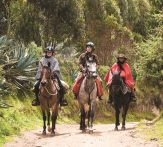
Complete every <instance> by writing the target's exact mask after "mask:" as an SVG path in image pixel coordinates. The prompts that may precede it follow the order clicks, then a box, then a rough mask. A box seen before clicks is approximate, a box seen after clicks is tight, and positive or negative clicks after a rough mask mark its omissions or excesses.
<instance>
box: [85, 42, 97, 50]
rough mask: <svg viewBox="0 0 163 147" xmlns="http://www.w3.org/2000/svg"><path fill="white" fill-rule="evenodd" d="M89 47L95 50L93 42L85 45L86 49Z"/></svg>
mask: <svg viewBox="0 0 163 147" xmlns="http://www.w3.org/2000/svg"><path fill="white" fill-rule="evenodd" d="M88 46H89V47H91V48H93V49H94V48H95V45H94V43H93V42H88V43H87V44H86V47H88Z"/></svg>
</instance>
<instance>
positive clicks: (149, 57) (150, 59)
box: [136, 37, 163, 107]
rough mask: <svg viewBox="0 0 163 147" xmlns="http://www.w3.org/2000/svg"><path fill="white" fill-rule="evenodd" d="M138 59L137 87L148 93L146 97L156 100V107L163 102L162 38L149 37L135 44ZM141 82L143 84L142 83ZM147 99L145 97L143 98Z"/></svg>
mask: <svg viewBox="0 0 163 147" xmlns="http://www.w3.org/2000/svg"><path fill="white" fill-rule="evenodd" d="M137 48H138V51H139V60H138V62H137V63H136V68H137V69H136V70H137V83H138V86H139V88H140V89H141V90H142V91H143V92H144V94H147V93H150V94H148V98H149V99H150V100H153V101H158V100H159V101H158V102H157V103H158V104H157V107H159V106H160V105H161V103H160V101H161V102H163V99H162V98H163V96H162V90H163V89H162V87H163V70H162V69H163V68H162V65H163V40H162V38H161V37H151V38H150V39H148V40H146V42H142V43H141V44H138V46H137ZM142 83H143V85H142ZM145 99H146V101H147V98H145ZM159 103H160V104H159Z"/></svg>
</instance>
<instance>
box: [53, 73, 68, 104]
mask: <svg viewBox="0 0 163 147" xmlns="http://www.w3.org/2000/svg"><path fill="white" fill-rule="evenodd" d="M54 78H55V79H57V82H58V85H59V88H60V90H59V102H60V106H67V105H68V103H67V101H66V100H65V99H64V94H65V92H64V87H63V85H62V83H61V81H60V79H59V77H58V75H57V74H55V73H54Z"/></svg>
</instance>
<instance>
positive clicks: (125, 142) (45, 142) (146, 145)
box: [4, 123, 158, 147]
mask: <svg viewBox="0 0 163 147" xmlns="http://www.w3.org/2000/svg"><path fill="white" fill-rule="evenodd" d="M136 124H137V123H127V124H126V130H125V131H114V125H113V124H109V125H106V124H97V125H94V132H93V134H89V133H82V132H81V130H79V125H57V129H56V135H55V136H51V135H50V133H47V135H46V136H43V135H42V129H37V130H32V131H30V132H24V133H23V134H21V135H20V136H18V137H16V138H15V139H14V141H12V142H9V143H6V144H5V145H4V146H5V147H158V145H156V143H155V142H152V141H145V140H143V139H141V138H138V137H135V126H136ZM119 128H120V127H119Z"/></svg>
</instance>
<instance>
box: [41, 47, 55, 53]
mask: <svg viewBox="0 0 163 147" xmlns="http://www.w3.org/2000/svg"><path fill="white" fill-rule="evenodd" d="M48 51H51V52H52V53H54V51H55V48H54V47H53V46H48V47H46V48H45V50H44V52H45V53H46V52H48Z"/></svg>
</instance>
